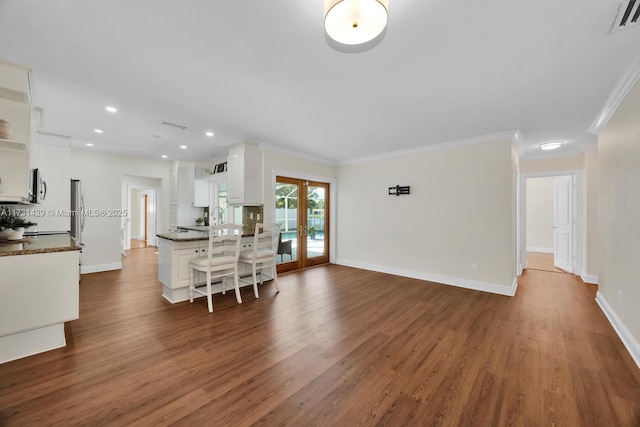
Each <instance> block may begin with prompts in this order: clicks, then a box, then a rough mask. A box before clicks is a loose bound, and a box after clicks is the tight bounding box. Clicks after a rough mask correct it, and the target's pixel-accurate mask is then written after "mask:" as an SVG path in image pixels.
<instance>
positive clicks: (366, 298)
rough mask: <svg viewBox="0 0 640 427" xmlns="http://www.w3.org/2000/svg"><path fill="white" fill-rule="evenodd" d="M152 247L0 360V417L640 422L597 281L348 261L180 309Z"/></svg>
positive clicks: (22, 421)
mask: <svg viewBox="0 0 640 427" xmlns="http://www.w3.org/2000/svg"><path fill="white" fill-rule="evenodd" d="M154 251H155V248H149V249H138V250H135V251H131V252H130V255H129V256H128V257H126V258H123V262H124V265H125V268H124V269H123V270H122V271H116V272H105V273H94V274H89V275H84V276H83V280H82V283H81V286H80V319H79V320H77V321H73V322H70V323H68V324H67V328H66V332H67V340H68V345H67V347H65V348H62V349H58V350H53V351H50V352H47V353H43V354H40V355H35V356H31V357H28V358H24V359H21V360H17V361H14V362H10V363H5V364H2V365H0V425H3V426H24V425H65V426H71V425H91V426H96V425H100V426H103V425H117V426H121V425H140V426H147V425H154V426H155V425H168V424H175V425H215V426H222V425H234V426H246V425H265V426H273V425H291V426H300V425H326V426H352V425H391V426H396V425H413V426H427V425H443V426H450V425H479V426H503V425H533V426H536V425H545V426H546V425H561V426H578V425H580V426H591V425H600V426H638V425H640V370H639V369H638V368H637V366H636V365H635V364H634V362H633V360H632V359H631V357H630V356H629V354H628V353H627V351H626V349H625V348H624V347H623V345H622V343H621V342H620V340H619V339H618V337H617V335H616V334H615V332H614V331H613V329H612V328H611V326H610V325H609V323H608V322H607V320H606V318H605V316H604V314H603V313H602V312H601V311H600V309H599V308H598V307H597V305H596V302H595V300H594V297H595V292H596V289H597V288H596V286H594V285H585V284H583V283H582V282H581V281H580V279H578V278H576V277H575V276H573V275H569V274H554V273H548V272H544V271H535V270H528V271H526V273H525V274H524V275H523V276H522V277H521V278H519V287H518V292H517V295H516V296H515V297H512V298H510V297H504V296H498V295H492V294H488V293H483V292H478V291H471V290H466V289H460V288H455V287H450V286H444V285H438V284H432V283H427V282H422V281H419V280H414V279H408V278H402V277H397V276H391V275H386V274H381V273H374V272H367V271H362V270H357V269H353V268H348V267H341V266H335V265H331V266H325V267H318V268H313V269H309V270H305V271H301V272H297V273H292V274H288V275H281V276H280V279H279V285H280V289H281V292H280V293H279V294H278V295H275V294H274V287H273V284H272V283H266V284H265V285H263V287H262V288H261V298H260V299H257V300H256V299H255V298H254V297H253V295H252V290H251V289H250V288H243V292H242V296H243V300H244V303H243V304H241V305H238V304H236V302H235V297H234V294H233V292H228V293H227V294H226V295H225V296H216V297H215V298H214V306H215V311H214V313H213V314H209V313H208V312H207V308H206V301H205V300H204V299H200V300H197V301H196V302H194V303H193V304H190V303H189V302H185V303H180V304H175V305H171V304H169V303H168V302H167V301H165V300H164V299H163V298H162V297H161V296H160V293H161V289H160V284H159V282H157V279H156V277H157V270H156V269H157V265H156V255H154Z"/></svg>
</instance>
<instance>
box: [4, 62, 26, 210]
mask: <svg viewBox="0 0 640 427" xmlns="http://www.w3.org/2000/svg"><path fill="white" fill-rule="evenodd" d="M30 98H31V96H30V91H29V69H27V68H23V67H20V66H18V65H13V64H9V63H6V62H0V119H2V120H3V122H0V126H2V127H3V130H6V128H7V127H8V128H9V130H10V135H4V136H5V138H1V139H0V203H2V202H28V198H29V147H30V143H31V136H32V132H31V123H32V120H31V104H30ZM5 122H6V123H5ZM3 133H4V132H3Z"/></svg>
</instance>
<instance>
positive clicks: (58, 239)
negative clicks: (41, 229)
mask: <svg viewBox="0 0 640 427" xmlns="http://www.w3.org/2000/svg"><path fill="white" fill-rule="evenodd" d="M80 250H82V247H80V246H78V245H76V243H75V242H74V241H73V239H72V238H71V236H69V235H68V234H54V235H50V236H38V237H28V238H25V239H22V240H16V241H15V242H14V241H9V242H7V241H4V240H3V241H1V242H0V256H12V255H31V254H48V253H53V252H67V251H80Z"/></svg>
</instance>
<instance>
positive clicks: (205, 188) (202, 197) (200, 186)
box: [193, 178, 211, 208]
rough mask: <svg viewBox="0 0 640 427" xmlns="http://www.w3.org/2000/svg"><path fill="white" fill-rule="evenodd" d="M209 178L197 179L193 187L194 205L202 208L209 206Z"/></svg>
mask: <svg viewBox="0 0 640 427" xmlns="http://www.w3.org/2000/svg"><path fill="white" fill-rule="evenodd" d="M210 182H211V181H210V180H209V179H208V178H199V179H196V180H195V182H194V185H193V193H194V194H193V205H194V206H196V207H200V208H206V207H207V206H209V204H210V201H209V195H210V192H209V184H210Z"/></svg>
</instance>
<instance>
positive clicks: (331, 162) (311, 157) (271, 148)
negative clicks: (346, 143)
mask: <svg viewBox="0 0 640 427" xmlns="http://www.w3.org/2000/svg"><path fill="white" fill-rule="evenodd" d="M258 146H259V147H260V148H262V149H263V150H266V151H271V152H273V153H282V154H286V155H289V156H293V157H298V158H300V159H305V160H311V161H313V162H319V163H324V164H327V165H329V166H337V165H338V162H336V161H335V160H332V159H327V158H325V157H320V156H314V155H313V154H309V153H305V152H302V151H296V150H291V149H288V148H282V147H278V146H276V145H271V144H267V143H264V142H261V143H259V144H258Z"/></svg>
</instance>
